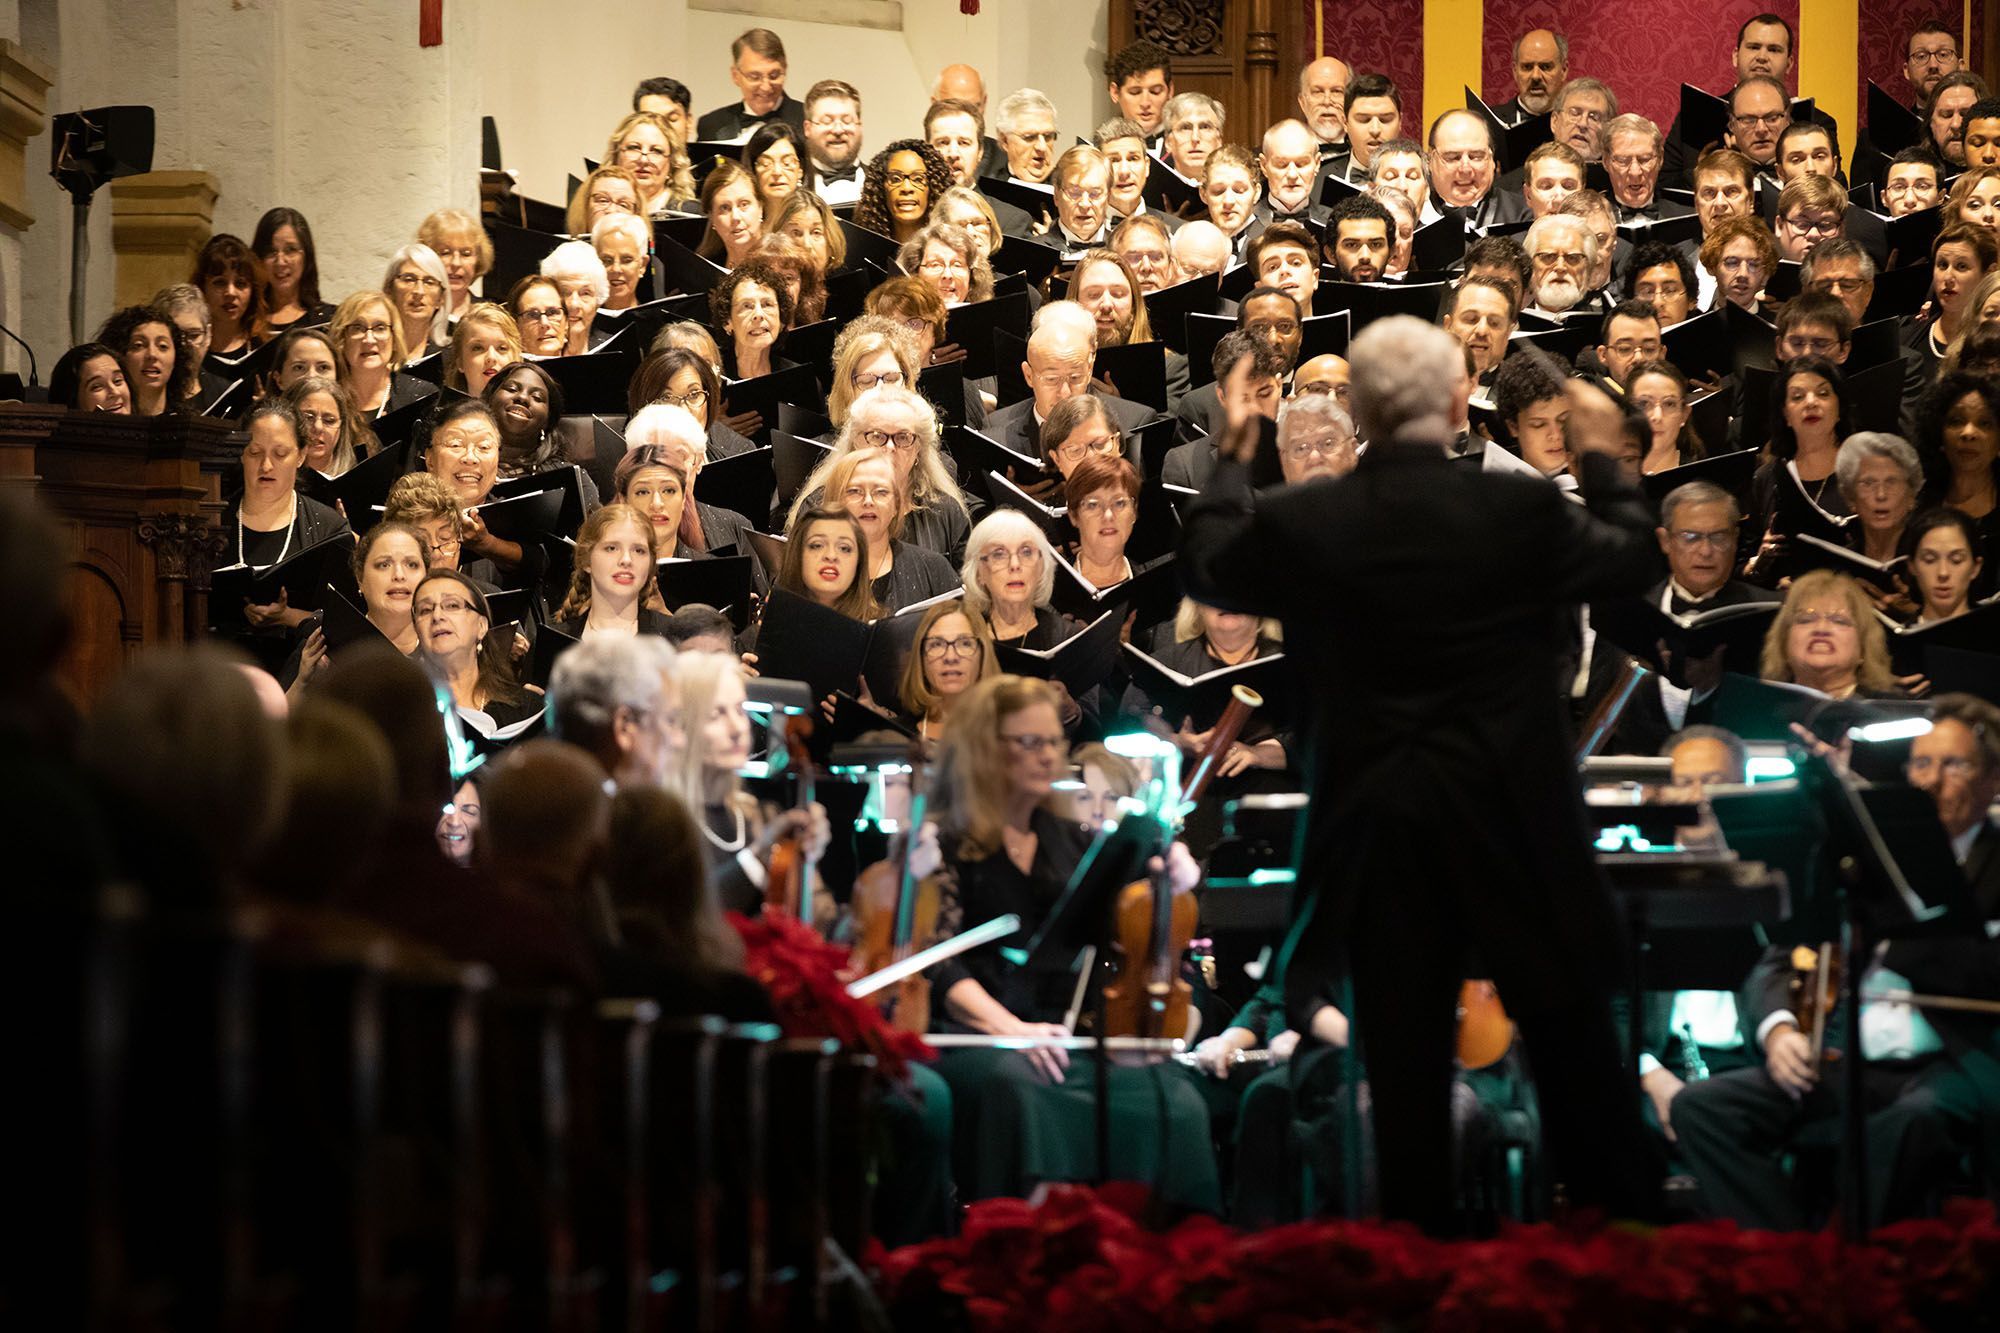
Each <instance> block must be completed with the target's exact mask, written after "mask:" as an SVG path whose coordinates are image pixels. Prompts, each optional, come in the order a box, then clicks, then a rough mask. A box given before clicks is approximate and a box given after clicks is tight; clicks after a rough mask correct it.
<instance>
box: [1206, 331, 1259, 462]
mask: <svg viewBox="0 0 2000 1333" xmlns="http://www.w3.org/2000/svg"><path fill="white" fill-rule="evenodd" d="M1250 365H1251V358H1250V356H1249V354H1248V353H1245V354H1244V355H1242V356H1239V357H1237V358H1236V364H1235V365H1233V366H1231V367H1230V368H1229V373H1228V374H1226V375H1224V376H1223V377H1222V385H1221V388H1220V390H1219V393H1218V395H1217V396H1218V397H1220V398H1221V400H1222V421H1223V425H1222V438H1221V439H1220V440H1218V441H1217V442H1216V446H1215V452H1216V453H1217V454H1218V455H1220V456H1221V457H1223V458H1225V459H1227V460H1229V461H1230V462H1232V463H1245V464H1247V463H1249V462H1250V461H1251V460H1252V459H1254V458H1255V457H1256V456H1257V441H1258V439H1259V438H1261V436H1262V434H1263V426H1262V425H1261V424H1260V423H1261V420H1262V418H1261V415H1260V414H1259V413H1258V411H1257V403H1256V400H1255V399H1254V398H1252V397H1251V395H1250Z"/></svg>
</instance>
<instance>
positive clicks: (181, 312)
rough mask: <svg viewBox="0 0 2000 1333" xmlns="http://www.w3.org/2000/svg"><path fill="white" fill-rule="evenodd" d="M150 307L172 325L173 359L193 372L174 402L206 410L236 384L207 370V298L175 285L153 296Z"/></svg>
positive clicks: (192, 287)
mask: <svg viewBox="0 0 2000 1333" xmlns="http://www.w3.org/2000/svg"><path fill="white" fill-rule="evenodd" d="M151 305H152V307H153V309H155V310H157V311H159V312H160V313H161V314H163V315H165V316H166V317H167V318H168V319H169V320H172V321H173V325H174V330H175V334H174V348H175V353H174V354H175V356H176V357H177V358H178V359H179V360H180V362H181V363H182V364H184V365H189V366H193V367H194V368H195V378H194V381H193V382H191V383H189V384H186V385H183V386H182V388H181V393H182V398H181V399H177V400H176V401H186V402H188V403H189V404H190V405H191V410H193V411H197V412H199V411H204V410H206V409H207V408H208V406H209V405H210V404H212V403H214V402H215V400H216V399H217V398H218V397H220V396H221V395H222V391H223V390H225V389H227V388H228V387H229V386H230V385H231V384H234V383H235V382H236V379H235V377H234V376H232V375H226V374H223V373H221V372H219V371H215V370H210V369H208V368H207V365H206V362H207V359H208V347H209V334H210V329H209V313H208V298H207V297H205V296H203V295H202V294H201V288H199V287H196V286H195V285H194V284H193V283H188V282H177V283H174V284H173V285H172V286H169V287H162V288H161V289H160V290H159V291H157V292H154V293H153V299H152V302H151Z"/></svg>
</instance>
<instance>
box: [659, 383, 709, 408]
mask: <svg viewBox="0 0 2000 1333" xmlns="http://www.w3.org/2000/svg"><path fill="white" fill-rule="evenodd" d="M659 401H660V402H663V403H672V404H673V405H674V406H675V407H685V408H686V409H687V410H688V411H690V412H692V411H694V409H696V408H697V407H700V406H702V405H703V404H704V403H706V402H708V390H706V389H704V388H701V387H700V386H696V387H695V388H692V389H689V390H688V391H687V392H686V393H682V394H676V393H671V392H662V393H661V394H660V397H659Z"/></svg>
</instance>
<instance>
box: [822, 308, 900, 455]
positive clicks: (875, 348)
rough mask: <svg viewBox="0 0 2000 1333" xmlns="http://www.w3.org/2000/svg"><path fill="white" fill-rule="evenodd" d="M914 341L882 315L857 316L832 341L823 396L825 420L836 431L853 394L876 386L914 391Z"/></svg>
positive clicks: (844, 416)
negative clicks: (830, 379) (829, 374)
mask: <svg viewBox="0 0 2000 1333" xmlns="http://www.w3.org/2000/svg"><path fill="white" fill-rule="evenodd" d="M917 363H918V358H917V340H916V338H915V337H913V336H912V335H911V333H910V331H909V330H908V329H906V328H904V327H903V326H902V325H901V324H899V323H897V322H896V321H895V320H893V319H890V318H888V317H886V316H883V315H857V316H855V317H854V318H853V319H852V320H850V321H849V322H848V325H847V327H846V328H844V329H842V330H841V331H840V336H839V337H838V338H835V339H834V340H833V389H832V391H831V392H830V393H828V394H827V396H826V415H827V420H829V421H831V422H832V423H833V428H834V430H836V431H838V430H839V429H840V428H841V427H842V426H845V425H846V424H847V409H848V408H849V407H851V406H853V404H854V399H855V397H856V396H857V395H859V394H863V393H866V392H868V390H870V389H873V388H875V387H876V386H878V385H883V384H886V385H889V386H890V387H891V388H895V387H902V388H906V389H908V388H915V387H916V383H917V373H918V366H917Z"/></svg>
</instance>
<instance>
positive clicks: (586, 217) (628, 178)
mask: <svg viewBox="0 0 2000 1333" xmlns="http://www.w3.org/2000/svg"><path fill="white" fill-rule="evenodd" d="M609 213H633V214H636V215H638V216H640V217H644V216H646V213H645V210H644V209H642V208H641V207H640V206H639V178H638V177H636V176H634V175H633V174H632V173H631V172H630V171H628V170H627V169H625V168H624V167H614V166H609V165H607V166H601V167H599V168H597V170H595V171H593V172H591V173H590V174H589V175H587V176H585V177H584V178H583V183H582V184H580V185H578V186H577V187H576V192H575V193H574V194H572V195H570V197H569V208H568V210H567V212H566V213H565V214H564V216H563V230H565V231H567V232H568V233H569V234H570V235H572V236H588V235H590V229H591V228H592V227H594V226H596V225H597V220H598V219H599V218H601V217H604V216H605V215H606V214H609Z"/></svg>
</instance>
